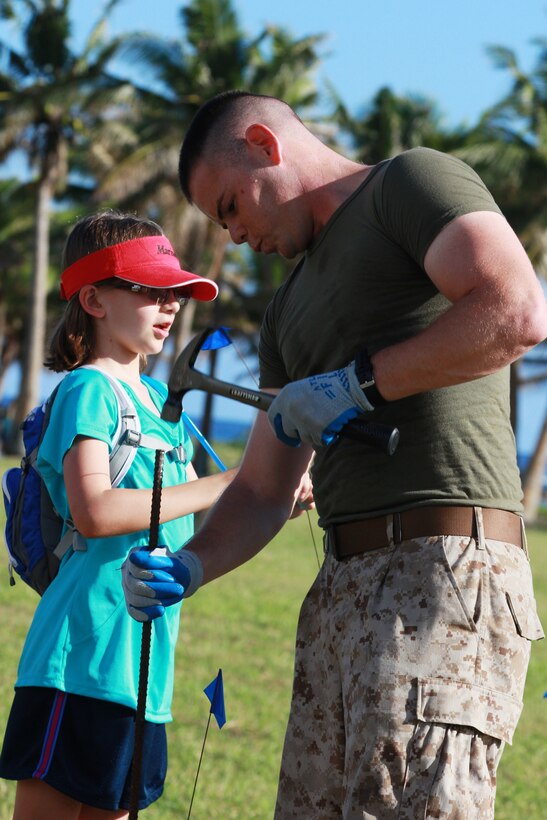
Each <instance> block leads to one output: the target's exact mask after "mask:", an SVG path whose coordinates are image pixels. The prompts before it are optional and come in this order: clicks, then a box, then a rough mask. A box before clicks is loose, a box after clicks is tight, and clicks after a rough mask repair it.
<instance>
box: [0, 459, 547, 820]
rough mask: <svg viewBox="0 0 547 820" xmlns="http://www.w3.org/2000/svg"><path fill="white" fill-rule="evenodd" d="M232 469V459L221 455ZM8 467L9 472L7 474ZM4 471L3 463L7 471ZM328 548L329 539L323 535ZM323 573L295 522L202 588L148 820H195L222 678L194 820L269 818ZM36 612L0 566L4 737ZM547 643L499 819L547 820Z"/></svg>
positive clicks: (542, 574) (537, 558) (187, 612)
mask: <svg viewBox="0 0 547 820" xmlns="http://www.w3.org/2000/svg"><path fill="white" fill-rule="evenodd" d="M221 455H222V457H223V458H225V459H226V461H227V462H228V463H233V461H234V460H233V459H232V458H230V456H231V455H232V454H231V453H230V452H228V451H225V452H223V453H221ZM4 466H5V465H4ZM1 469H3V465H2V462H1V460H0V470H1ZM314 532H315V538H316V542H317V546H318V549H320V537H319V533H318V530H317V529H316V528H315V526H314ZM529 541H530V550H531V557H532V564H533V567H534V576H535V588H536V595H537V599H538V606H539V610H540V616H541V617H542V620H543V621H544V623H547V563H546V562H545V552H546V549H547V523H546V524H545V525H543V526H538V527H536V528H533V529H531V530H530V531H529ZM316 572H317V560H316V556H315V552H314V548H313V543H312V540H311V536H310V531H309V524H308V521H307V519H306V516H303V517H301V518H300V519H298V520H296V521H291V522H289V523H288V524H287V525H286V527H285V528H284V530H283V531H282V533H280V534H279V536H278V537H277V538H276V539H275V541H273V542H272V544H270V545H269V546H268V547H267V549H265V550H264V551H263V552H262V553H261V554H260V555H259V556H257V558H255V559H254V560H253V561H251V562H250V563H248V564H247V565H245V566H243V567H241V568H240V569H238V570H236V571H235V572H233V573H232V574H230V575H229V576H226V577H224V578H221V579H220V580H218V581H215V582H214V583H213V584H210V585H209V586H207V587H204V588H203V589H202V590H200V592H199V594H198V595H196V596H195V598H192V600H190V601H188V602H187V603H185V604H184V607H183V613H182V619H181V635H180V640H179V645H178V650H177V673H176V682H175V697H174V702H173V714H174V717H175V720H174V722H173V723H172V724H170V726H169V728H168V736H169V773H168V778H167V785H166V790H165V793H164V796H163V797H162V798H161V800H160V801H158V803H157V804H156V805H155V806H152V807H150V808H149V809H148V810H146V811H145V812H141V813H140V814H141V816H143V817H146V818H149V820H160V818H161V820H175V818H176V820H180V818H184V817H186V815H187V813H188V806H189V802H190V797H191V792H192V787H193V783H194V778H195V774H196V768H197V764H198V760H199V755H200V751H201V746H202V742H203V737H204V733H205V727H206V724H207V718H208V712H209V701H208V700H207V698H206V696H205V695H204V694H203V691H202V690H203V688H204V687H205V686H206V685H207V684H208V683H209V682H210V681H211V680H212V679H213V678H214V677H215V675H216V673H217V671H218V668H219V667H222V671H223V676H224V691H225V701H226V713H227V721H228V722H227V723H226V725H225V727H224V728H223V729H222V731H219V730H218V728H217V726H216V723H215V721H214V719H213V720H212V721H211V725H210V728H209V733H208V737H207V743H206V747H205V753H204V757H203V762H202V766H201V772H200V776H199V781H198V786H197V791H196V796H195V799H194V805H193V809H192V817H193V818H194V820H211V818H216V817H222V818H223V820H231V819H232V818H233V819H234V820H235V818H237V820H255V818H256V820H266V819H267V818H269V817H271V816H272V813H273V806H274V801H275V792H276V783H277V773H278V767H279V759H280V754H281V746H282V742H283V735H284V730H285V723H286V719H287V714H288V708H289V700H290V691H291V680H292V665H293V643H294V633H295V627H296V619H297V615H298V610H299V606H300V602H301V600H302V598H303V596H304V595H305V593H306V590H307V589H308V587H309V586H310V584H311V583H312V581H313V579H314V577H315V574H316ZM35 604H36V596H35V594H34V593H33V592H32V591H31V590H29V589H28V588H27V587H26V586H25V585H24V584H23V583H22V582H19V583H17V585H16V586H15V587H13V588H11V587H9V585H8V575H7V571H6V572H5V573H3V572H2V571H1V566H0V618H1V621H2V624H3V627H4V628H3V636H4V640H3V642H2V646H1V649H0V732H2V733H3V729H4V726H5V721H6V718H7V714H8V711H9V706H10V703H11V699H12V686H13V681H14V678H15V672H16V668H17V662H18V658H19V654H20V652H21V648H22V644H23V641H24V637H25V632H26V629H27V627H28V624H29V622H30V619H31V617H32V614H33V610H34V606H35ZM546 689H547V644H546V643H545V642H540V643H536V644H534V646H533V651H532V661H531V664H530V671H529V675H528V680H527V686H526V692H525V705H524V711H523V714H522V718H521V721H520V724H519V727H518V729H517V732H516V736H515V743H514V745H513V746H512V747H507V749H506V750H505V752H504V756H503V758H502V762H501V765H500V770H499V786H498V798H497V804H496V805H497V812H496V818H497V820H509V818H511V820H514V818H515V817H518V816H526V818H527V820H541V818H543V817H544V816H545V782H546V780H547V742H546V738H547V700H543V692H544V691H545V690H546ZM13 793H14V784H12V783H8V782H6V781H0V820H8V818H9V817H11V806H12V803H13Z"/></svg>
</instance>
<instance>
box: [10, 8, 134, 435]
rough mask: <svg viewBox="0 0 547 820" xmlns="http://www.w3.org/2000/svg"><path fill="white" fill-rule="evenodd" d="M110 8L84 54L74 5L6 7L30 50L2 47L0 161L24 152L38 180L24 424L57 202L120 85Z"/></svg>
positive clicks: (37, 360)
mask: <svg viewBox="0 0 547 820" xmlns="http://www.w3.org/2000/svg"><path fill="white" fill-rule="evenodd" d="M117 2H118V0H110V2H109V3H108V4H107V6H106V9H105V11H104V13H103V14H102V16H101V17H100V18H99V20H98V22H97V23H96V25H95V26H94V28H93V30H92V31H91V34H90V35H89V38H88V40H87V42H86V44H85V46H84V48H83V50H82V52H81V53H80V54H74V53H73V52H72V51H71V50H70V48H69V45H68V42H69V36H70V21H69V0H13V2H10V0H0V16H1V17H2V18H3V19H14V18H15V19H16V20H17V21H18V22H19V25H20V26H21V28H22V32H21V33H22V44H23V45H22V49H21V51H17V50H16V49H15V48H13V47H12V46H11V45H8V44H6V43H3V44H1V48H2V51H3V56H4V60H3V68H2V71H1V72H0V160H3V159H5V158H6V157H7V156H8V155H10V154H11V153H13V152H16V151H19V152H21V151H22V152H23V153H24V155H25V156H26V158H27V161H28V165H29V167H30V169H31V170H32V173H33V183H32V184H33V188H34V226H35V229H34V238H33V249H34V260H33V265H32V284H31V287H30V304H29V309H28V313H27V317H28V321H27V322H26V331H27V335H26V342H25V347H24V362H23V380H22V386H21V393H20V397H19V407H18V412H17V417H18V419H19V420H20V419H21V418H22V417H24V415H25V414H26V413H27V412H28V410H29V409H30V408H31V407H32V406H33V405H34V404H35V403H36V401H37V399H38V395H37V393H38V384H39V374H40V369H41V362H42V357H43V349H44V336H45V321H46V294H47V274H48V265H49V229H50V214H51V207H52V201H53V199H54V197H55V196H56V195H60V194H62V193H63V192H65V190H66V187H67V175H68V158H69V151H70V150H71V147H72V146H73V145H74V144H76V143H77V142H78V141H79V140H80V141H82V140H84V141H85V139H87V138H88V137H89V129H91V128H92V126H93V123H94V122H95V120H96V118H97V115H98V113H99V112H100V111H104V108H105V105H112V104H113V98H114V93H115V91H116V90H118V89H119V88H120V85H121V83H120V81H119V80H116V79H115V78H113V77H112V76H110V75H109V74H108V73H107V71H106V68H107V64H108V63H109V61H110V60H111V58H112V57H113V56H114V55H115V53H116V51H117V49H118V47H119V45H120V42H121V41H120V39H118V40H110V41H108V42H107V41H105V39H104V25H105V21H106V19H107V17H108V15H109V14H110V12H111V11H112V9H113V8H114V6H115V5H116V4H117Z"/></svg>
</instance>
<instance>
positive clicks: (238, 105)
mask: <svg viewBox="0 0 547 820" xmlns="http://www.w3.org/2000/svg"><path fill="white" fill-rule="evenodd" d="M264 115H267V116H268V118H269V119H271V118H272V115H275V116H276V118H279V116H282V117H283V118H284V119H288V118H291V119H293V120H294V121H295V122H301V121H300V119H299V118H298V116H297V115H296V114H295V113H294V111H293V110H292V108H291V107H290V106H289V105H287V103H285V102H283V100H279V99H278V98H277V97H270V96H268V95H266V94H253V93H252V92H250V91H223V92H222V93H220V94H217V95H216V96H215V97H212V98H211V99H210V100H208V101H207V102H206V103H203V105H202V106H201V107H200V108H199V109H198V111H197V113H196V114H195V115H194V118H193V120H192V122H191V123H190V127H189V128H188V131H187V132H186V135H185V137H184V141H183V143H182V147H181V150H180V157H179V181H180V187H181V189H182V193H183V194H184V196H185V197H186V199H187V200H188V202H190V203H191V202H192V195H191V193H190V177H191V175H192V172H193V171H194V168H195V167H196V164H197V163H198V161H199V160H200V159H201V158H202V157H203V156H205V154H206V153H207V152H208V151H209V149H210V148H211V146H214V145H215V144H216V142H218V144H219V147H220V143H221V141H222V150H223V152H224V154H225V155H226V156H227V157H228V158H230V157H231V158H232V159H233V160H234V161H235V160H236V158H237V155H238V149H239V147H240V146H239V145H238V141H237V137H236V132H237V126H238V124H240V123H241V122H243V123H246V122H247V120H248V119H249V117H250V116H261V117H263V116H264ZM242 144H243V143H241V147H242Z"/></svg>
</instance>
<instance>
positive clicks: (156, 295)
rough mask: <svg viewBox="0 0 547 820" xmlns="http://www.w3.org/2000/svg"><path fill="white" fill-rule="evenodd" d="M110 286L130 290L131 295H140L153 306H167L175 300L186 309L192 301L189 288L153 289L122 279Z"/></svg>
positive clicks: (111, 283)
mask: <svg viewBox="0 0 547 820" xmlns="http://www.w3.org/2000/svg"><path fill="white" fill-rule="evenodd" d="M109 284H110V285H111V286H112V287H114V288H116V289H117V290H128V291H130V293H140V294H141V295H142V296H146V298H147V299H149V300H150V301H151V302H152V303H153V304H156V305H167V304H168V303H169V302H172V301H173V300H175V301H176V302H178V303H179V305H180V306H181V307H184V306H185V305H187V304H188V302H189V301H190V292H189V290H188V288H184V287H181V288H151V287H150V286H149V285H137V284H134V283H133V282H124V281H123V280H121V279H116V280H115V281H114V282H110V281H109Z"/></svg>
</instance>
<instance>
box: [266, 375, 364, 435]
mask: <svg viewBox="0 0 547 820" xmlns="http://www.w3.org/2000/svg"><path fill="white" fill-rule="evenodd" d="M372 410H374V407H373V406H372V404H371V403H370V402H369V400H368V399H367V397H366V396H365V394H364V393H363V391H362V389H361V386H360V384H359V379H358V378H357V375H356V373H355V362H351V364H348V366H347V367H342V368H340V370H333V371H332V372H331V373H321V374H319V375H317V376H310V377H309V378H307V379H300V380H299V381H296V382H291V383H290V384H287V385H286V386H285V387H284V388H283V390H281V392H280V393H279V394H278V395H277V396H276V397H275V399H274V400H273V402H272V403H271V405H270V408H269V410H268V418H269V420H270V424H271V425H272V427H273V428H274V431H275V434H276V436H277V438H278V439H280V441H283V442H284V443H285V444H289V445H290V446H291V447H298V446H299V445H300V443H301V442H302V441H306V442H308V444H311V445H313V446H314V447H321V446H322V445H325V444H331V443H332V442H333V441H334V440H335V439H337V438H338V433H339V432H340V430H341V429H342V428H343V427H344V425H345V424H347V422H348V421H350V420H351V419H353V418H355V417H356V416H358V415H359V414H361V413H369V412H371V411H372Z"/></svg>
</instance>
